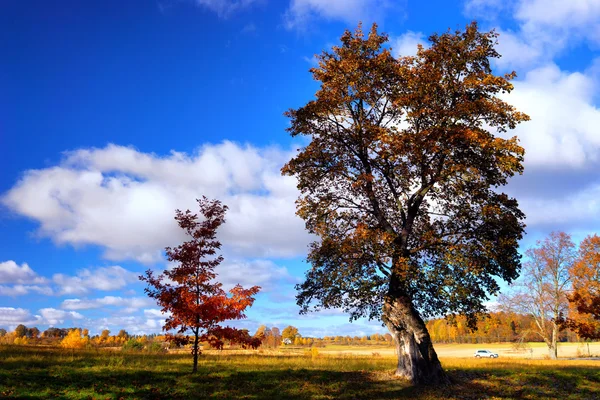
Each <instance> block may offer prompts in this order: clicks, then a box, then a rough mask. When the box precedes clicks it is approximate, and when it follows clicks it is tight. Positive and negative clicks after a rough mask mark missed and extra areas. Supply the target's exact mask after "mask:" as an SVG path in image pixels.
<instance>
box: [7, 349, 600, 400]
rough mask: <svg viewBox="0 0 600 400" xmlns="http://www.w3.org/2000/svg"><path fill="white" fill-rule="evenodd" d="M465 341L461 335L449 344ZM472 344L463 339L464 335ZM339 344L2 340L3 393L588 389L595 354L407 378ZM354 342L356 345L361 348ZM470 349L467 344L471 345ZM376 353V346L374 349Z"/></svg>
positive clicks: (543, 394) (161, 395)
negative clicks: (95, 345)
mask: <svg viewBox="0 0 600 400" xmlns="http://www.w3.org/2000/svg"><path fill="white" fill-rule="evenodd" d="M453 346H455V347H456V346H461V345H453ZM467 346H468V345H467ZM336 350H337V349H335V348H334V349H329V351H328V349H327V348H325V349H318V350H317V349H314V350H310V349H289V348H287V349H285V351H266V350H258V351H241V352H240V351H238V352H228V351H221V352H218V351H209V352H207V353H205V354H203V355H202V356H201V358H200V362H199V370H198V373H197V374H195V375H193V374H191V373H190V370H191V358H190V356H189V355H188V354H181V353H179V354H149V353H141V352H139V353H132V352H121V351H106V350H100V349H92V350H65V349H58V348H50V347H48V348H44V347H27V346H6V345H5V346H2V347H0V357H1V361H0V397H2V398H14V399H36V398H38V399H41V398H48V399H50V398H51V399H393V398H408V399H483V398H487V399H520V398H523V399H535V398H543V399H550V398H555V399H592V398H600V368H599V367H600V361H596V360H570V359H568V360H567V359H565V360H558V361H551V360H528V359H518V358H499V359H497V360H476V359H472V358H470V357H468V358H458V357H445V356H443V351H442V352H440V353H441V354H442V356H441V360H442V363H443V365H444V367H445V368H446V370H447V371H448V373H449V374H450V376H451V377H452V379H453V381H454V384H453V385H451V386H448V387H438V388H434V387H411V386H410V385H408V384H407V383H406V382H404V381H403V380H400V379H397V378H396V377H394V375H393V369H394V364H395V359H394V357H393V355H381V354H380V353H378V352H372V353H371V354H370V355H356V354H339V353H338V352H336ZM355 350H357V351H360V350H361V349H360V348H356V349H355ZM468 350H469V351H470V349H468ZM373 353H374V354H373Z"/></svg>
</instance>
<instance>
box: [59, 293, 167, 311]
mask: <svg viewBox="0 0 600 400" xmlns="http://www.w3.org/2000/svg"><path fill="white" fill-rule="evenodd" d="M153 304H155V302H154V301H153V300H152V299H150V298H149V297H118V296H105V297H102V298H98V299H83V300H82V299H66V300H64V301H63V302H62V303H61V305H60V307H61V308H63V309H65V310H89V309H92V308H101V307H106V306H112V307H127V308H129V309H131V310H137V309H140V308H143V307H148V306H151V305H153Z"/></svg>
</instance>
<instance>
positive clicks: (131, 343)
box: [121, 338, 144, 351]
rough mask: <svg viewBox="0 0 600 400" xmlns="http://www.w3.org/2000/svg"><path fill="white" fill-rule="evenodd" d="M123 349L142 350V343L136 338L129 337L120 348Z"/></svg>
mask: <svg viewBox="0 0 600 400" xmlns="http://www.w3.org/2000/svg"><path fill="white" fill-rule="evenodd" d="M121 349H122V350H123V351H142V350H144V344H143V343H142V342H140V341H139V340H137V339H133V338H131V339H129V340H128V341H126V342H125V343H124V344H123V347H122V348H121Z"/></svg>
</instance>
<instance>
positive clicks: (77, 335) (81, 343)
mask: <svg viewBox="0 0 600 400" xmlns="http://www.w3.org/2000/svg"><path fill="white" fill-rule="evenodd" d="M89 341H90V338H89V337H88V336H83V335H82V333H81V329H71V330H70V331H69V333H68V334H67V336H65V338H64V339H63V340H62V341H61V342H60V346H61V347H64V348H67V349H81V348H84V347H86V346H87V345H88V343H89Z"/></svg>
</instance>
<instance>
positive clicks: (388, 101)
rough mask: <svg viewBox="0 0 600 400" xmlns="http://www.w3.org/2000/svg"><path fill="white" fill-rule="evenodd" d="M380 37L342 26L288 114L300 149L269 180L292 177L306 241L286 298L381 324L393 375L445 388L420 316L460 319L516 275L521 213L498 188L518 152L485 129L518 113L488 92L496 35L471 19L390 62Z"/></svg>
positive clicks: (514, 119)
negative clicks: (305, 95) (391, 348)
mask: <svg viewBox="0 0 600 400" xmlns="http://www.w3.org/2000/svg"><path fill="white" fill-rule="evenodd" d="M386 41H387V36H386V35H383V34H379V33H378V32H377V26H376V25H373V27H372V29H371V30H370V32H369V33H368V34H366V35H365V34H364V33H363V31H362V30H361V28H360V26H359V28H358V29H357V30H356V31H355V32H350V31H346V32H345V33H344V34H343V36H342V38H341V45H339V46H337V47H333V49H332V50H331V51H325V52H323V53H322V54H321V55H320V56H319V57H318V60H319V66H318V67H315V68H313V69H311V72H312V74H313V76H314V78H315V79H316V80H318V81H320V83H321V86H320V89H319V90H318V91H317V93H316V98H315V99H314V100H312V101H309V102H308V103H307V104H306V105H305V106H303V107H300V108H298V109H291V110H289V111H288V112H287V116H288V117H289V118H290V121H291V126H290V128H289V129H288V130H289V132H290V134H291V135H292V136H306V137H308V139H309V143H308V144H307V145H306V146H305V147H304V148H303V149H301V151H300V152H299V153H298V154H297V155H296V156H295V157H293V158H292V159H291V160H290V161H289V162H288V163H287V164H286V165H285V166H284V168H283V170H282V172H283V173H284V174H287V175H292V176H295V177H296V178H297V179H298V188H299V189H300V191H301V195H300V198H299V199H298V201H297V212H298V215H300V216H301V217H302V218H303V219H304V220H305V222H306V228H307V229H308V231H310V232H311V233H313V234H316V235H317V236H318V237H319V240H318V241H316V242H314V243H312V245H311V248H310V253H309V255H308V261H309V262H310V264H311V265H312V268H311V269H310V270H309V271H308V272H307V274H306V280H305V282H304V283H302V284H301V285H299V286H298V290H299V293H298V295H297V300H298V303H299V305H300V306H301V307H302V309H303V311H305V312H306V311H308V310H309V309H312V308H311V304H314V307H315V308H317V309H318V308H330V307H339V308H343V309H344V310H346V311H347V312H349V313H350V314H351V317H352V318H359V317H362V316H367V317H369V318H378V317H381V318H382V320H383V322H384V323H385V324H386V325H387V327H388V328H389V330H390V331H391V332H392V334H393V335H394V337H395V340H396V344H397V349H398V368H397V374H398V375H400V376H403V377H406V378H408V379H409V380H411V381H412V382H414V383H446V382H448V377H447V376H446V374H445V373H444V371H443V369H442V367H441V365H440V362H439V360H438V358H437V355H436V353H435V351H434V349H433V346H432V343H431V339H430V336H429V333H428V332H427V328H426V326H425V323H424V321H423V318H424V317H432V316H439V315H444V314H447V313H462V314H466V315H468V316H470V317H472V316H474V315H475V314H476V313H478V312H481V311H484V310H485V307H484V305H483V302H484V301H485V300H486V299H487V296H488V294H494V293H496V292H497V291H498V289H499V288H498V284H497V283H496V280H495V278H496V277H498V278H500V279H504V280H506V281H509V282H510V281H511V280H513V279H515V278H516V277H517V276H518V272H519V267H520V256H519V253H518V252H517V246H518V240H519V239H520V238H521V236H522V233H523V227H524V225H523V223H522V220H523V218H524V216H523V213H522V212H521V211H520V210H519V208H518V204H517V201H516V200H515V199H512V198H510V197H509V196H507V195H506V194H504V193H501V192H500V187H501V186H503V185H505V184H506V183H507V178H509V177H511V176H513V175H514V174H515V173H521V172H522V170H523V166H522V161H523V153H524V152H523V149H522V148H521V147H520V146H519V145H518V142H517V139H516V138H512V139H508V140H506V139H502V138H500V137H498V136H497V135H496V133H497V132H505V131H507V130H508V129H513V128H515V126H516V125H517V124H518V123H519V122H521V121H525V120H527V119H528V117H527V116H526V115H525V114H522V113H520V112H518V111H516V110H515V109H514V108H513V107H512V106H510V105H509V104H507V103H506V102H504V101H503V100H501V99H500V98H499V97H498V95H499V94H502V93H508V92H510V91H511V90H512V89H513V86H512V84H511V83H510V80H511V79H512V78H513V77H514V76H515V74H514V73H512V74H508V75H505V76H496V75H494V74H493V73H492V69H491V66H490V59H493V58H497V57H499V54H498V53H497V52H496V50H495V49H494V45H495V44H496V34H495V33H493V32H480V31H479V30H478V27H477V25H476V24H475V23H472V24H470V25H469V26H467V27H466V29H465V30H464V31H457V32H447V33H444V34H442V35H433V36H431V37H430V38H429V41H430V47H429V48H422V47H420V48H419V51H418V54H417V55H416V56H415V57H400V58H394V57H393V56H392V54H391V52H390V49H389V48H386V47H385V43H386ZM470 320H471V321H474V318H470Z"/></svg>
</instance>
